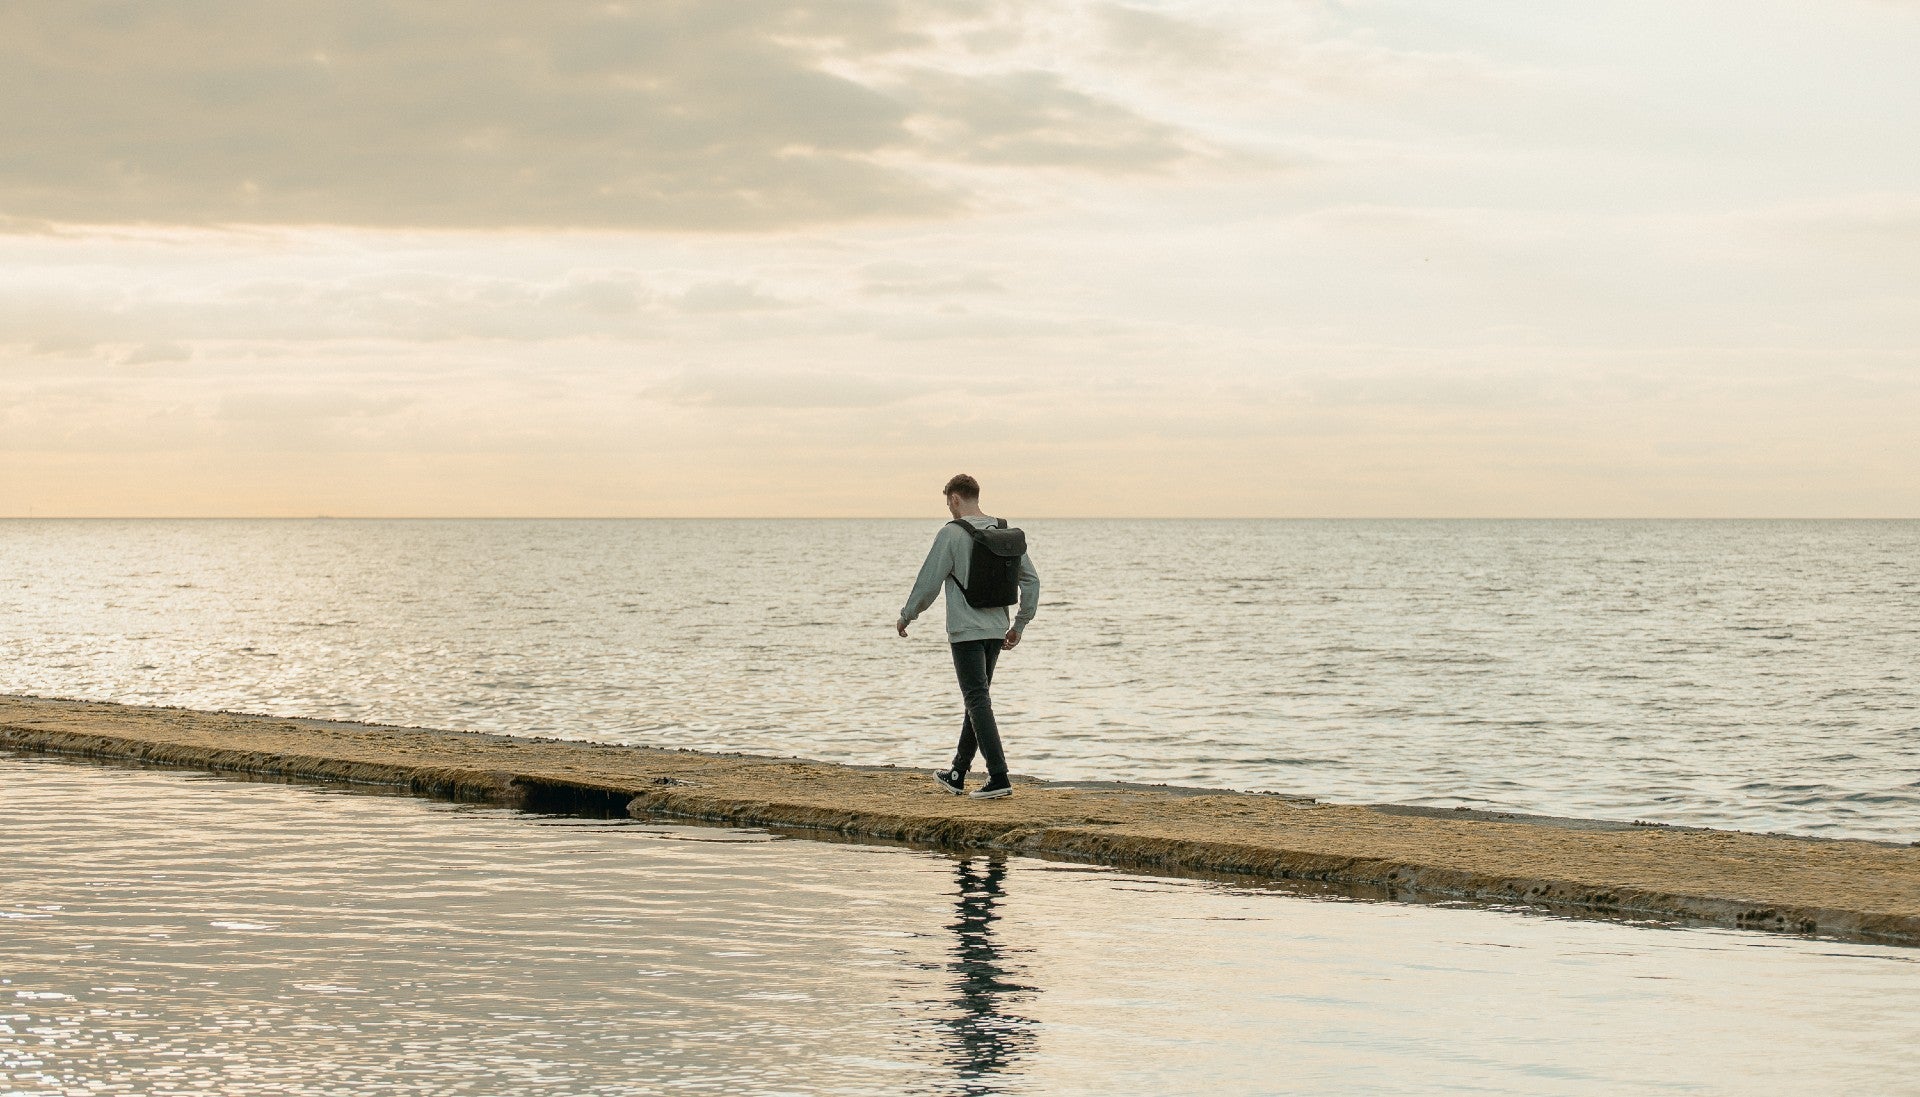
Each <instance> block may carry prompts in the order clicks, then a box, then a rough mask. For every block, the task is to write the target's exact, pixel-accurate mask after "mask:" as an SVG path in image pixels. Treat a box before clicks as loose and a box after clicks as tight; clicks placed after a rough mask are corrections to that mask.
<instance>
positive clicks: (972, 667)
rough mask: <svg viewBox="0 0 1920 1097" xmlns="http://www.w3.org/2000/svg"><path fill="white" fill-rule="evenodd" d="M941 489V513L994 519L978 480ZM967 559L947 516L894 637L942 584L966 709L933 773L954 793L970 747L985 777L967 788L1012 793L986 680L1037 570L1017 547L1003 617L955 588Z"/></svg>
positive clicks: (1034, 595) (1026, 612)
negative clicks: (952, 744)
mask: <svg viewBox="0 0 1920 1097" xmlns="http://www.w3.org/2000/svg"><path fill="white" fill-rule="evenodd" d="M942 490H943V491H944V492H945V493H946V496H947V513H949V514H951V515H953V517H954V521H956V522H966V523H968V524H969V525H971V526H973V527H974V528H975V529H986V528H988V527H990V526H995V525H998V524H999V523H998V520H997V519H994V518H989V517H987V515H985V514H983V513H982V512H981V510H980V482H979V481H978V480H975V479H974V478H973V477H971V476H968V475H967V474H966V473H964V472H963V473H961V474H960V475H958V476H956V477H954V478H953V479H951V480H948V481H947V486H946V487H945V488H943V489H942ZM972 560H973V538H972V537H971V536H970V535H968V533H967V531H965V530H963V529H961V528H960V527H959V526H957V525H953V524H952V523H949V524H947V525H944V526H942V527H940V532H939V533H938V534H937V535H936V536H935V537H934V539H933V548H932V549H930V550H928V552H927V562H926V563H924V564H922V565H920V577H919V578H917V579H915V580H914V583H913V593H911V594H909V595H907V604H906V605H905V606H904V607H902V608H901V610H900V619H899V620H898V621H896V622H894V626H893V627H894V629H895V630H896V631H898V632H899V633H900V635H901V636H905V635H906V634H907V626H908V625H910V624H912V623H913V619H914V618H916V617H918V616H920V614H921V613H923V612H925V611H926V608H927V607H928V606H931V605H932V604H933V600H934V598H935V597H936V596H937V595H939V594H940V592H941V591H942V590H943V589H944V590H945V591H946V595H947V642H948V643H949V644H950V645H952V647H953V672H954V675H955V676H956V677H958V678H959V679H960V699H961V700H962V701H964V702H965V703H966V706H967V715H966V718H965V719H964V720H962V721H961V723H960V747H959V749H958V750H957V751H955V752H954V755H953V764H952V765H951V766H948V767H947V768H946V769H945V770H943V771H941V772H939V773H936V774H934V775H933V779H934V780H936V781H938V782H940V785H941V787H943V788H945V789H946V790H947V791H948V792H951V793H953V794H954V795H955V796H962V795H966V784H967V770H968V769H969V768H971V767H972V765H973V756H974V752H975V751H976V750H978V752H979V754H980V756H981V758H982V759H984V760H985V761H986V763H987V783H986V784H985V785H982V786H981V787H980V789H979V790H978V791H976V792H974V793H973V794H972V795H973V798H974V799H976V800H992V799H997V798H999V797H1002V796H1011V795H1013V785H1012V783H1011V782H1010V781H1008V780H1007V758H1006V754H1005V753H1004V752H1003V751H1002V750H1001V749H1000V726H999V725H998V724H996V723H995V722H994V719H993V701H992V699H991V698H990V697H989V696H988V694H987V690H988V687H989V686H991V685H992V684H993V666H994V664H995V663H997V662H999V660H1000V652H1001V650H1002V649H1003V648H1012V647H1015V646H1017V645H1018V644H1019V643H1020V634H1021V633H1022V632H1024V631H1026V628H1027V624H1028V623H1029V622H1031V621H1032V620H1033V615H1034V614H1035V613H1037V612H1038V611H1039V608H1040V573H1039V572H1037V571H1035V570H1033V561H1032V560H1029V559H1028V558H1027V557H1026V555H1025V554H1024V553H1023V554H1022V555H1021V557H1020V612H1019V614H1018V615H1017V616H1015V617H1014V619H1013V623H1012V624H1011V625H1009V624H1008V623H1007V607H1005V606H997V607H993V608H989V609H981V608H977V607H975V606H972V605H969V604H968V602H967V596H966V593H965V591H964V590H963V589H962V588H964V587H965V586H966V585H967V581H968V578H969V577H968V574H967V572H968V571H969V569H970V566H971V563H972Z"/></svg>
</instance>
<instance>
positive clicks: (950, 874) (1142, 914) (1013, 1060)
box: [0, 755, 1920, 1097]
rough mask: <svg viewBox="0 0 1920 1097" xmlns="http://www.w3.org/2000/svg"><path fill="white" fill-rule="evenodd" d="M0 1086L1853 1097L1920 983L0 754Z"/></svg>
mask: <svg viewBox="0 0 1920 1097" xmlns="http://www.w3.org/2000/svg"><path fill="white" fill-rule="evenodd" d="M0 815H4V819H5V822H4V826H5V834H6V839H7V840H6V841H5V842H0V882H4V883H3V885H0V1092H5V1093H8V1094H13V1095H19V1097H67V1095H71V1094H82V1093H84V1094H103V1095H104V1094H139V1095H142V1097H188V1095H192V1097H199V1095H203V1094H222V1095H227V1097H247V1095H253V1094H262V1095H264V1094H274V1095H283V1097H284V1095H294V1097H297V1095H303V1094H313V1095H333V1094H342V1093H367V1094H371V1093H391V1094H403V1095H425V1094H436V1095H437V1094H478V1095H487V1097H515V1095H533V1094H551V1095H554V1097H563V1095H564V1097H583V1095H614V1094H623V1095H626V1094H668V1093H689V1092H691V1093H727V1094H836V1095H842V1094H845V1095H859V1094H874V1095H886V1097H895V1095H963V1094H965V1095H984V1094H1002V1093H1005V1094H1022V1093H1031V1094H1046V1095H1049V1097H1055V1095H1075V1094H1189V1093H1191V1094H1210V1095H1211V1094H1223V1095H1232V1094H1349V1093H1360V1092H1364V1093H1374V1094H1431V1093H1473V1094H1525V1095H1541V1094H1595V1095H1607V1097H1611V1095H1616V1094H1623V1093H1632V1094H1654V1093H1690V1094H1749V1093H1793V1094H1848V1095H1852V1094H1864V1093H1903V1092H1912V1087H1913V1079H1914V1078H1915V1077H1917V1076H1920V1021H1916V1018H1920V968H1916V964H1917V963H1920V954H1916V953H1915V952H1914V951H1913V950H1904V949H1892V948H1879V947H1873V946H1865V945H1837V944H1833V943H1830V942H1819V941H1809V940H1799V939H1793V938H1780V937H1768V936H1762V935H1757V934H1740V933H1732V932H1719V931H1706V930H1660V929H1649V928H1641V927H1634V926H1627V925H1618V924H1608V923H1596V922H1576V921H1564V920H1559V919H1553V918H1547V917H1541V916H1538V915H1525V914H1518V913H1508V912H1489V911H1485V910H1460V909H1448V908H1441V907H1417V906H1407V905H1399V904H1376V903H1354V902H1338V901H1328V900H1312V899H1306V898H1301V897H1297V896H1290V895H1285V894H1278V893H1263V892H1254V891H1245V890H1236V889H1228V888H1224V887H1219V886H1209V885H1205V884H1197V883H1186V882H1178V881H1166V880H1150V879H1142V878H1138V877H1133V876H1128V875H1124V874H1120V873H1115V872H1109V871H1104V870H1097V869H1089V868H1086V867H1082V866H1070V865H1059V864H1050V863H1047V862H1043V861H1037V860H1031V859H1013V860H1006V861H998V860H990V859H986V858H975V859H970V860H955V859H952V858H950V857H946V856H941V855H937V854H931V853H922V852H916V851H909V850H899V849H873V848H862V847H853V846H839V845H830V844H825V843H819V842H805V841H783V840H778V839H774V838H771V837H770V836H768V835H765V834H760V833H755V832H750V831H724V830H713V829H696V828H679V827H663V826H658V825H651V824H645V823H639V822H634V821H628V820H623V821H619V822H605V823H602V822H591V821H584V820H575V819H552V818H540V817H536V816H527V815H520V814H515V813H510V812H504V811H498V810H489V809H476V808H472V807H460V806H453V805H447V804H435V803H429V802H424V801H419V800H411V799H404V798H394V797H377V796H371V795H366V794H364V793H349V792H343V791H336V790H324V789H316V788H313V787H311V786H295V785H273V784H244V783H234V782H227V781H219V780H214V779H210V778H206V777H201V776H195V775H184V774H179V773H167V772H156V771H129V770H114V769H107V768H103V767H92V766H86V765H80V764H74V763H64V762H53V761H48V760H37V759H27V758H17V757H8V756H5V755H0Z"/></svg>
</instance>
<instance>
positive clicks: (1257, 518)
mask: <svg viewBox="0 0 1920 1097" xmlns="http://www.w3.org/2000/svg"><path fill="white" fill-rule="evenodd" d="M936 517H937V515H931V514H846V515H818V514H0V521H4V522H15V521H18V522H915V521H932V520H933V519H934V518H936ZM996 517H998V516H997V515H996ZM1022 520H1023V521H1038V522H1914V521H1920V515H1863V514H1833V515H1818V514H1813V515H1804V514H1799V515H1796V514H1786V515H1766V514H1751V515H1740V514H1733V515H1711V514H1701V515H1663V514H1541V515H1530V514H1053V515H1025V516H1022Z"/></svg>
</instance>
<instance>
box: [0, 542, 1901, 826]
mask: <svg viewBox="0 0 1920 1097" xmlns="http://www.w3.org/2000/svg"><path fill="white" fill-rule="evenodd" d="M1021 524H1023V525H1025V526H1026V527H1027V528H1028V530H1029V532H1030V535H1031V543H1032V545H1033V552H1034V556H1035V558H1036V560H1037V562H1038V564H1039V567H1040V571H1041V575H1042V580H1043V586H1044V593H1043V597H1042V609H1041V614H1040V618H1039V620H1038V621H1037V622H1036V624H1035V625H1034V627H1033V629H1032V630H1031V632H1030V633H1029V635H1028V637H1027V642H1026V644H1024V645H1023V646H1022V647H1021V648H1020V649H1019V650H1017V651H1015V652H1012V653H1010V654H1008V655H1007V656H1006V658H1005V660H1004V661H1003V662H1002V663H1001V671H1000V675H1001V677H1000V678H999V680H998V682H997V683H996V688H995V693H996V699H997V702H998V704H999V706H1000V710H1001V714H1002V721H1003V724H1004V725H1005V727H1006V736H1007V741H1008V749H1009V754H1010V757H1011V759H1012V761H1013V764H1014V767H1015V769H1016V770H1017V771H1019V772H1025V773H1030V774H1034V775H1038V776H1045V777H1058V778H1117V779H1126V780H1138V781H1164V782H1173V783H1186V784H1203V785H1211V786H1225V787H1235V788H1245V789H1268V790H1280V791H1289V792H1299V793H1305V794H1308V795H1316V796H1320V797H1323V798H1328V799H1338V800H1347V801H1396V802H1405V803H1420V804H1432V805H1452V804H1469V805H1473V806H1478V807H1492V808H1500V809H1510V810H1522V811H1530V812H1547V813H1557V814H1571V815H1582V816H1595V817H1605V818H1615V819H1634V818H1640V819H1648V820H1659V821H1666V822H1679V823H1695V824H1708V825H1717V826H1730V827H1739V828H1745V829H1757V830H1785V831H1794V832H1806V833H1816V834H1827V835H1851V836H1861V837H1875V838H1886V839H1895V840H1903V841H1905V840H1913V839H1916V838H1920V672H1916V662H1917V659H1916V657H1917V656H1920V522H1726V521H1716V522H1522V521H1500V522H1472V521H1435V522H1417V521H1392V522H1366V521H1325V522H1311V521H1299V522H1294V521H1258V522H1239V521H1215V522H1190V521H1155V522H1119V521H1028V522H1023V523H1021ZM937 526H938V522H937V521H934V520H929V521H925V522H918V521H604V522H602V521H568V522H538V521H512V522H494V521H394V522H381V521H18V520H16V521H6V522H0V650H4V651H5V653H6V658H5V660H4V661H3V662H0V691H6V692H15V693H37V694H45V695H59V696H73V697H87V698H95V699H103V700H116V701H134V702H147V703H158V704H169V705H185V706H192V707H213V708H230V709H238V710H244V711H252V712H270V713H286V714H303V715H311V716H326V717H338V718H351V719H363V720H371V721H377V722H386V723H403V724H416V725H424V726H443V727H459V728H473V729H479V730H487V731H499V732H508V733H521V734H542V735H557V736H564V737H572V738H580V739H591V740H599V741H610V742H630V743H650V744H660V745H667V746H680V747H696V748H702V749H719V750H747V751H755V752H770V753H780V754H798V755H804V756H810V757H817V758H824V759H835V760H848V761H855V760H857V761H862V762H899V763H906V764H912V765H924V766H927V767H929V768H931V767H933V766H935V765H937V764H939V763H941V762H943V761H944V760H945V759H946V757H947V756H948V753H949V752H950V750H951V748H952V739H953V737H954V734H955V728H956V725H957V723H958V719H959V710H958V698H957V693H956V691H955V689H954V686H953V682H952V670H951V666H950V664H949V663H948V661H947V655H946V649H945V646H944V636H943V635H942V633H941V630H940V610H939V608H938V607H937V606H936V607H935V609H934V610H933V611H932V612H931V613H930V614H929V616H928V618H926V619H923V621H922V622H921V623H920V625H919V626H918V627H917V628H916V629H915V630H914V634H913V636H912V637H911V638H910V639H909V640H907V641H902V640H899V639H898V638H896V637H895V636H894V635H893V632H892V628H891V623H892V621H893V618H894V615H895V613H896V611H897V610H898V609H899V605H900V602H901V600H902V599H903V597H904V596H905V592H906V590H907V587H908V585H909V583H910V581H911V579H912V577H913V573H914V569H915V568H916V567H917V566H918V564H919V561H920V558H921V555H922V553H923V552H924V551H925V548H926V546H927V543H928V542H929V540H930V539H931V538H932V536H933V534H934V532H935V531H936V529H937Z"/></svg>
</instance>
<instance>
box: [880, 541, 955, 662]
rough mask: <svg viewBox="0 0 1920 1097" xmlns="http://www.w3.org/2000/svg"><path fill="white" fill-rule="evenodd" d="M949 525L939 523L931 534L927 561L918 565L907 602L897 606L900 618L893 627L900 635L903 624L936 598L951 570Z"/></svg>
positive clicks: (925, 608) (951, 552) (904, 626)
mask: <svg viewBox="0 0 1920 1097" xmlns="http://www.w3.org/2000/svg"><path fill="white" fill-rule="evenodd" d="M951 528H952V527H951V526H941V527H940V532H939V533H936V534H934V536H933V547H932V548H930V549H928V550H927V561H926V563H924V564H921V565H920V574H919V575H918V576H917V577H916V578H915V579H914V580H913V590H912V591H911V592H909V593H908V594H907V604H906V605H904V606H901V607H900V619H899V620H898V621H896V622H894V626H893V627H894V630H895V631H896V632H898V633H899V634H900V635H902V636H905V635H906V634H907V626H908V625H910V624H912V623H913V619H914V618H915V617H918V616H920V615H921V614H922V613H925V612H926V611H927V607H928V606H930V605H932V604H933V600H934V599H935V598H938V597H940V586H941V584H943V583H945V582H946V581H947V576H948V575H951V574H952V573H953V538H952V537H949V536H947V534H948V531H949V530H950V529H951Z"/></svg>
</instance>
